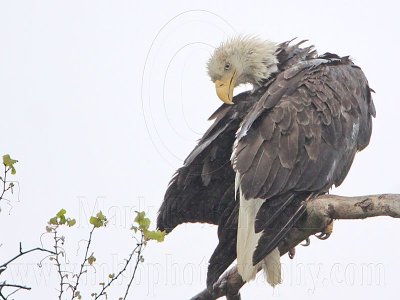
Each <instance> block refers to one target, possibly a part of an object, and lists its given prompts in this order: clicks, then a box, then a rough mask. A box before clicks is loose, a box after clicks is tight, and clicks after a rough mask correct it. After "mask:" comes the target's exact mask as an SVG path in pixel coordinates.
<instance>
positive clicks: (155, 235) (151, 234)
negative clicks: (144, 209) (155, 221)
mask: <svg viewBox="0 0 400 300" xmlns="http://www.w3.org/2000/svg"><path fill="white" fill-rule="evenodd" d="M165 235H166V232H165V231H160V230H153V231H150V230H145V231H144V238H145V239H146V240H153V241H157V242H163V241H164V238H165Z"/></svg>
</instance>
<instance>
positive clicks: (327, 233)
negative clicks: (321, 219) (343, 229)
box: [315, 219, 333, 240]
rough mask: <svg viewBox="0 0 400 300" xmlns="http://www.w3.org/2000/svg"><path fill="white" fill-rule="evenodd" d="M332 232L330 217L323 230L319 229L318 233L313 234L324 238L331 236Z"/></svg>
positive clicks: (321, 238)
mask: <svg viewBox="0 0 400 300" xmlns="http://www.w3.org/2000/svg"><path fill="white" fill-rule="evenodd" d="M332 232H333V219H331V220H330V221H329V223H328V224H327V225H326V227H325V228H324V230H323V231H321V233H320V234H318V235H315V236H316V237H317V238H319V239H320V240H326V239H327V238H329V237H330V236H331V234H332Z"/></svg>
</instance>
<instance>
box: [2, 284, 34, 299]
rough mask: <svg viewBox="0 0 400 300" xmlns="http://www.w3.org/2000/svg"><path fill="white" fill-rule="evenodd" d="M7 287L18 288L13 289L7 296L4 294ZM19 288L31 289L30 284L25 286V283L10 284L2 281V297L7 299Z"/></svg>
mask: <svg viewBox="0 0 400 300" xmlns="http://www.w3.org/2000/svg"><path fill="white" fill-rule="evenodd" d="M5 287H11V288H16V290H14V291H12V292H11V293H9V294H8V295H7V296H4V295H3V288H5ZM19 290H31V288H30V287H28V286H24V285H20V284H10V283H6V282H5V281H4V282H2V283H0V297H1V299H3V300H7V299H8V297H10V296H11V295H14V294H15V293H16V292H18V291H19Z"/></svg>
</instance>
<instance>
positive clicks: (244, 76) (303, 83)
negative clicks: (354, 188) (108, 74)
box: [157, 37, 375, 287]
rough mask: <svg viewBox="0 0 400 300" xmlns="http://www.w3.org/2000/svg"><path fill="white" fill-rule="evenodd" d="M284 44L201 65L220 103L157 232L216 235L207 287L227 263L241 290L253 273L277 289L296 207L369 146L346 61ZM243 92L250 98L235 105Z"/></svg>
mask: <svg viewBox="0 0 400 300" xmlns="http://www.w3.org/2000/svg"><path fill="white" fill-rule="evenodd" d="M292 43H293V42H292V41H291V42H285V43H282V44H275V43H273V42H270V41H264V40H261V39H259V38H255V37H236V38H233V39H231V40H228V41H226V42H225V43H222V44H221V45H220V46H219V47H218V48H216V49H215V51H214V53H213V54H212V56H211V58H210V60H209V61H208V74H209V76H210V78H211V80H212V81H213V82H214V84H215V89H216V92H217V95H218V97H219V98H220V99H221V100H222V101H223V102H224V104H223V105H222V106H221V107H219V108H218V109H217V111H215V112H214V113H213V114H212V116H211V117H210V120H214V123H213V124H212V125H211V127H210V128H209V129H208V130H207V132H206V133H205V134H204V136H203V137H202V138H201V139H200V141H199V143H198V145H197V146H196V147H195V148H194V149H193V151H192V152H191V153H190V154H189V156H188V157H187V158H186V160H185V162H184V165H183V166H182V167H181V168H180V169H178V170H177V172H176V174H175V175H174V176H173V178H172V180H171V182H170V184H169V186H168V189H167V191H166V193H165V198H164V201H163V203H162V205H161V208H160V210H159V215H158V219H157V225H158V228H159V229H161V230H166V231H167V232H170V231H171V230H172V229H173V228H175V227H176V226H177V225H179V224H181V223H184V222H206V223H211V224H216V225H218V226H219V228H218V238H219V244H218V246H217V248H216V249H215V251H214V253H213V255H212V257H211V259H210V262H209V268H208V274H207V285H208V286H209V287H210V286H212V284H213V283H215V282H216V280H218V278H219V276H220V275H221V274H222V273H223V272H224V271H225V270H226V269H227V268H228V267H229V265H230V264H231V263H232V262H233V261H234V260H235V259H236V258H237V265H238V272H239V274H240V275H241V276H242V278H243V280H244V281H250V280H252V279H253V278H254V277H255V275H256V273H257V270H258V269H260V268H262V269H263V270H264V271H265V274H266V278H267V281H268V283H270V284H271V285H272V286H275V285H277V284H279V283H280V282H281V265H280V253H279V250H278V245H279V243H280V242H281V241H282V240H283V239H284V238H285V236H286V235H287V234H288V233H290V231H291V230H293V228H294V227H298V226H301V220H302V218H305V217H306V216H305V215H306V209H305V202H306V201H308V200H309V199H312V198H314V197H317V196H319V195H321V194H324V193H327V192H328V191H329V189H330V188H331V187H332V186H333V185H335V186H338V185H340V184H341V183H342V182H343V180H344V178H345V177H346V175H347V173H348V171H349V169H350V166H351V164H352V162H353V159H354V156H355V154H356V152H357V151H360V150H362V149H364V148H365V147H366V146H367V145H368V143H369V141H370V136H371V130H372V116H374V117H375V108H374V104H373V101H372V97H371V89H370V87H369V85H368V82H367V79H366V77H365V75H364V73H363V72H362V70H361V69H360V68H359V67H358V66H356V65H355V64H354V63H353V62H352V61H351V59H350V58H349V57H347V56H346V57H339V56H337V55H335V54H331V53H325V54H323V55H321V56H319V55H318V54H317V52H316V51H315V50H314V48H313V47H312V46H310V47H304V48H302V47H301V44H302V43H303V42H300V43H298V44H292ZM245 83H250V84H252V86H253V89H252V90H250V91H247V92H244V93H241V94H239V95H237V96H235V97H234V96H233V92H234V88H235V87H237V86H238V85H240V84H245ZM330 231H331V228H327V229H326V232H325V233H326V236H329V234H330Z"/></svg>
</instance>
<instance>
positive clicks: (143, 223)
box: [135, 211, 151, 230]
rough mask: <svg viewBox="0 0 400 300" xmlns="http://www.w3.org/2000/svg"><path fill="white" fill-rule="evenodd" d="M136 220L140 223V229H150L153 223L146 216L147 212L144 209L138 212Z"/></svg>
mask: <svg viewBox="0 0 400 300" xmlns="http://www.w3.org/2000/svg"><path fill="white" fill-rule="evenodd" d="M135 222H136V223H138V225H139V229H141V230H148V229H149V227H150V223H151V222H150V219H149V218H146V213H145V212H144V211H142V212H138V213H137V215H136V218H135Z"/></svg>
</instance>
